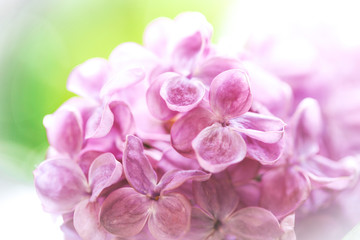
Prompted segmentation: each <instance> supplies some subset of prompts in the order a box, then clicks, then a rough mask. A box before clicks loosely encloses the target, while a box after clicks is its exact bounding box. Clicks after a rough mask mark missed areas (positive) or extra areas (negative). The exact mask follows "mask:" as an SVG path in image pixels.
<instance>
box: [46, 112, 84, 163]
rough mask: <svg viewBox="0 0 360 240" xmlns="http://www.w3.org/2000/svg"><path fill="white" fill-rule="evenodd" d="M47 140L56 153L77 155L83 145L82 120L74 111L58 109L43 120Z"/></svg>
mask: <svg viewBox="0 0 360 240" xmlns="http://www.w3.org/2000/svg"><path fill="white" fill-rule="evenodd" d="M44 126H45V128H46V133H47V138H48V141H49V143H50V145H51V146H52V147H54V148H55V149H56V150H57V151H58V152H60V153H65V154H69V155H70V156H71V157H72V156H74V155H75V154H77V153H78V152H79V151H80V150H81V148H82V145H83V120H82V118H81V115H80V113H79V112H78V111H76V110H75V109H70V108H67V107H63V108H59V109H58V110H57V111H56V112H55V113H53V114H51V115H47V116H45V118H44Z"/></svg>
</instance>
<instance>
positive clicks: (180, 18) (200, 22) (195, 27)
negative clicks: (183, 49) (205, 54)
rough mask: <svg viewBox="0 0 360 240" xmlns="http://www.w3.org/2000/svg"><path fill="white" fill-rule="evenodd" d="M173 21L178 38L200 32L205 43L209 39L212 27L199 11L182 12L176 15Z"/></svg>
mask: <svg viewBox="0 0 360 240" xmlns="http://www.w3.org/2000/svg"><path fill="white" fill-rule="evenodd" d="M174 21H175V26H176V30H177V36H178V37H179V39H183V38H185V37H186V36H192V35H193V34H194V33H196V32H200V33H201V36H202V38H203V41H204V42H205V43H208V42H209V41H210V39H211V36H212V32H213V27H212V26H211V24H210V23H209V22H208V21H207V20H206V18H205V16H204V15H203V14H201V13H199V12H184V13H180V14H179V15H177V16H176V17H175V19H174Z"/></svg>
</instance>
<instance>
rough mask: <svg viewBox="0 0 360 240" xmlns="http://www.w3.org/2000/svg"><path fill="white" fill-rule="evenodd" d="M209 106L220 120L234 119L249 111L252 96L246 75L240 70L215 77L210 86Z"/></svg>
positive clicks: (225, 72) (229, 71)
mask: <svg viewBox="0 0 360 240" xmlns="http://www.w3.org/2000/svg"><path fill="white" fill-rule="evenodd" d="M209 98H210V106H211V109H212V110H213V112H214V113H215V114H216V115H218V117H221V118H227V119H229V118H235V117H238V116H240V115H242V114H244V113H246V112H247V111H249V109H250V107H251V103H252V95H251V92H250V86H249V77H248V75H247V73H246V72H245V71H243V70H240V69H233V70H228V71H224V72H222V73H220V74H219V75H217V76H216V77H215V78H214V80H213V81H212V83H211V86H210V95H209Z"/></svg>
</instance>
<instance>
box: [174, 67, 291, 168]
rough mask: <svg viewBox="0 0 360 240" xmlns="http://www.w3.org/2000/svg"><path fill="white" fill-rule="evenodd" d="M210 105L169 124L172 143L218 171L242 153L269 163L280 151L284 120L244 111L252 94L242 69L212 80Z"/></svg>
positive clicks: (182, 151) (186, 153)
mask: <svg viewBox="0 0 360 240" xmlns="http://www.w3.org/2000/svg"><path fill="white" fill-rule="evenodd" d="M209 101H210V109H211V110H208V109H207V108H204V107H198V108H195V109H193V110H192V111H190V112H188V113H187V114H185V115H184V116H183V117H182V118H180V119H179V120H178V121H177V122H176V123H175V124H174V126H173V128H172V130H171V138H172V144H173V147H174V148H175V149H176V150H177V151H178V152H180V153H181V154H185V155H188V156H191V155H194V153H195V154H196V157H197V159H198V161H199V164H200V166H201V167H203V168H204V169H206V170H208V171H210V172H219V171H222V170H224V169H225V168H226V167H228V166H229V165H232V164H235V163H238V162H240V161H242V160H243V159H244V157H245V156H246V155H248V156H250V157H251V158H254V159H256V160H258V161H259V162H261V163H263V164H273V163H274V162H275V161H276V160H277V159H278V158H279V157H280V155H281V153H282V149H283V146H282V141H281V139H282V136H283V131H284V126H285V124H284V123H283V122H282V121H281V120H280V119H278V118H276V117H273V116H270V115H262V114H258V113H254V112H248V111H249V109H250V107H251V104H252V95H251V91H250V87H249V83H248V76H247V74H246V72H244V71H242V70H240V69H234V70H228V71H225V72H223V73H221V74H219V75H218V76H216V77H215V79H214V80H213V81H212V83H211V86H210V92H209Z"/></svg>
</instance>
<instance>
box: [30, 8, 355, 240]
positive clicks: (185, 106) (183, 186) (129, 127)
mask: <svg viewBox="0 0 360 240" xmlns="http://www.w3.org/2000/svg"><path fill="white" fill-rule="evenodd" d="M212 32H213V28H212V26H211V24H210V23H209V22H208V21H207V20H206V18H205V17H204V16H203V15H202V14H200V13H194V12H189V13H182V14H180V15H178V16H177V17H176V18H175V19H174V20H172V19H168V18H159V19H156V20H154V21H153V22H151V23H150V24H149V25H148V27H147V28H146V30H145V33H144V44H143V45H140V44H137V43H132V42H127V43H122V44H120V45H119V46H117V47H116V48H115V49H114V50H113V51H112V53H111V54H110V56H109V58H108V59H104V58H92V59H89V60H87V61H85V62H84V63H82V64H80V65H78V66H76V67H75V68H74V70H73V71H72V72H71V74H70V76H69V78H68V82H67V88H68V90H69V91H71V92H73V93H75V94H77V95H78V97H73V98H71V99H69V100H68V101H66V102H65V103H64V104H62V105H61V106H60V107H59V108H58V109H57V110H56V111H55V112H54V113H52V114H49V115H47V116H45V118H44V121H43V124H44V126H45V128H46V131H47V138H48V141H49V145H50V146H49V149H48V152H47V155H46V160H45V161H44V162H43V163H41V164H40V165H39V166H38V167H37V168H36V170H35V171H34V181H35V187H36V191H37V194H38V196H39V198H40V201H41V203H42V205H43V208H44V210H45V211H47V212H49V213H51V214H55V215H57V216H61V217H62V220H63V225H62V226H61V229H62V230H63V232H64V236H65V239H69V240H74V239H76V240H77V239H89V240H115V239H116V240H143V239H149V240H152V239H154V240H155V239H160V240H161V239H189V240H203V239H204V240H206V239H207V240H209V239H213V240H217V239H226V240H233V239H249V240H250V239H254V240H256V239H258V240H260V239H264V240H265V239H269V240H270V239H271V240H273V239H274V240H295V239H296V237H297V236H296V235H298V234H295V230H294V229H296V228H297V226H298V229H299V228H300V230H301V227H303V226H306V228H309V225H306V224H305V222H306V221H307V220H310V222H311V223H312V224H311V225H314V226H317V225H316V223H317V222H318V223H322V224H324V222H325V225H326V224H329V226H330V225H331V226H332V224H334V226H336V224H335V223H336V219H334V218H333V219H330V218H329V216H328V215H330V214H328V213H326V214H324V212H323V210H326V209H332V210H333V211H339V209H341V210H344V214H341V217H342V218H341V219H344V220H348V219H351V221H354V222H356V221H358V220H356V219H358V216H355V214H354V213H356V212H358V211H353V209H351V211H349V207H346V206H347V205H350V206H352V207H353V208H354V209H355V208H356V207H355V206H356V204H357V202H358V200H359V198H358V197H356V196H354V194H353V192H351V188H352V187H355V189H359V183H358V182H359V171H360V161H359V156H360V150H359V147H358V142H359V141H358V137H357V136H358V135H359V134H358V133H359V126H360V125H359V123H358V121H357V120H358V118H357V116H358V115H359V112H360V111H359V109H360V108H359V106H358V105H359V104H358V102H359V101H357V99H358V96H357V95H358V94H357V89H356V88H354V89H352V90H349V89H351V88H352V86H357V85H356V79H355V78H352V77H351V76H350V75H351V74H350V73H349V74H344V72H346V71H343V73H335V71H331V73H333V76H332V75H331V74H326V73H325V72H327V71H325V70H327V69H328V67H329V66H330V67H331V66H334V63H333V62H332V61H330V60H327V61H325V62H321V61H322V56H324V55H326V56H327V53H324V51H323V50H322V51H318V49H317V48H316V47H318V46H317V45H316V44H315V45H314V46H313V45H312V44H311V43H310V42H309V41H307V40H306V39H303V38H299V39H298V40H297V41H295V43H298V44H302V46H303V47H305V48H304V49H307V51H304V52H302V53H300V52H296V51H295V50H294V51H295V53H296V54H294V52H293V51H290V50H289V51H288V52H287V51H283V47H285V49H286V46H287V45H286V43H285V42H283V41H279V39H278V38H276V36H273V38H270V39H268V40H267V41H265V42H263V43H261V42H260V43H256V42H250V43H249V45H248V49H245V50H244V51H242V52H237V51H234V49H227V50H226V49H225V51H224V50H223V49H221V48H219V47H218V46H217V45H216V44H213V43H211V37H212ZM253 40H254V39H253ZM317 44H318V43H317ZM290 45H291V44H290ZM337 51H339V49H337ZM229 52H231V54H228V53H229ZM275 53H276V54H275ZM274 55H276V56H277V57H276V56H274ZM329 55H331V53H329ZM331 56H332V55H331ZM344 56H349V57H350V59H357V58H358V56H357V55H356V52H355V53H352V54H350V53H345V54H344ZM359 56H360V55H359ZM292 57H293V58H292ZM334 59H337V58H334ZM292 60H294V61H292ZM349 61H350V60H349ZM335 62H336V64H338V61H335ZM347 63H349V62H348V61H347ZM353 68H354V67H353V65H351V67H350V68H349V69H352V70H354V69H353ZM346 69H347V68H346ZM354 73H355V71H354ZM330 75H331V76H330ZM354 75H355V74H354ZM343 76H346V77H349V78H350V79H349V80H347V81H345V80H344V79H345V78H343ZM328 77H329V78H330V79H331V81H329V82H328V81H327V79H328ZM335 78H336V79H335ZM342 80H344V82H345V84H344V86H341V87H340V82H339V81H342ZM348 94H349V96H348ZM310 97H312V98H310ZM344 99H345V100H346V101H344ZM324 216H325V217H324ZM339 217H340V215H339ZM314 219H315V220H314ZM319 219H320V220H319ZM334 228H335V227H334ZM296 231H298V230H296ZM299 236H300V237H301V236H302V232H301V231H300V235H299ZM334 236H335V235H334Z"/></svg>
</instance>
